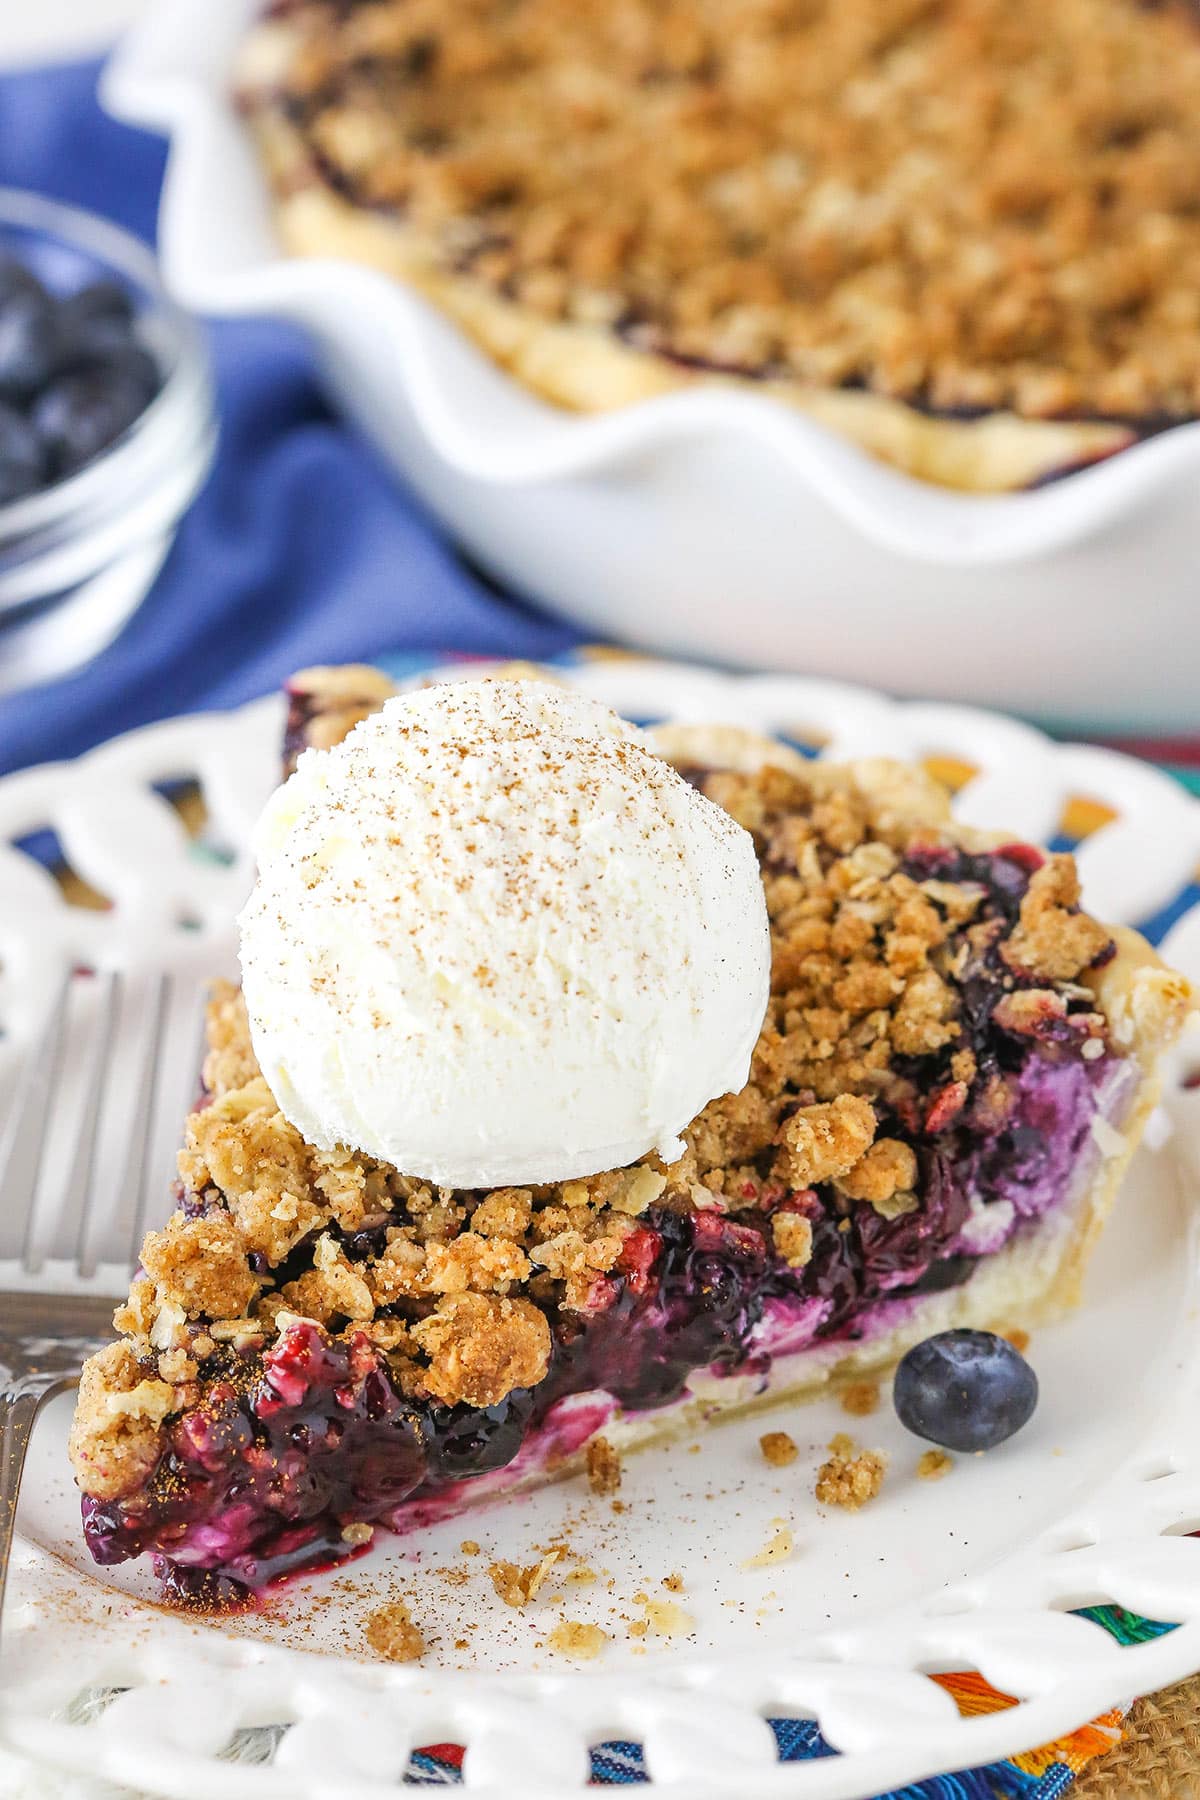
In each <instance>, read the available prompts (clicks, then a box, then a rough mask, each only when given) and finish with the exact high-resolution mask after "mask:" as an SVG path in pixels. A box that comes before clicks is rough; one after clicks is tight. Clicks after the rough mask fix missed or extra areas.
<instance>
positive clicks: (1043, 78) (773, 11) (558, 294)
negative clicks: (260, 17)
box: [243, 0, 1200, 420]
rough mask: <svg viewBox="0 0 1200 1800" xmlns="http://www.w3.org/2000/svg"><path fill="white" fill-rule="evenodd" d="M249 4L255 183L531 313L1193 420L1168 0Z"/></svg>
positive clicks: (1191, 58) (1185, 50) (1183, 164)
mask: <svg viewBox="0 0 1200 1800" xmlns="http://www.w3.org/2000/svg"><path fill="white" fill-rule="evenodd" d="M276 10H277V11H278V13H279V15H280V16H279V20H278V22H277V23H273V24H271V25H269V26H268V27H267V31H268V33H275V34H277V35H278V38H279V45H278V48H277V49H273V50H272V54H271V55H270V56H266V57H264V58H259V59H256V61H257V62H259V63H260V64H261V63H262V62H264V61H265V62H266V64H268V65H269V66H270V67H271V70H272V77H273V79H275V80H276V81H277V82H280V83H281V85H280V86H278V87H275V88H271V89H270V90H269V91H266V92H264V91H262V88H261V86H255V85H248V87H247V91H246V92H245V93H244V94H243V100H244V102H245V104H246V105H247V106H248V107H249V108H250V109H251V110H255V109H260V108H261V109H265V110H266V111H267V112H268V113H269V111H270V108H271V107H272V106H274V107H275V108H277V110H278V112H279V115H280V116H281V117H283V118H285V119H286V121H287V124H288V127H289V128H290V129H291V130H293V131H297V132H299V133H300V136H301V141H302V143H303V146H304V151H305V154H306V156H307V160H308V168H307V169H304V168H303V167H302V168H300V169H298V170H289V171H288V175H287V179H288V182H289V186H290V187H293V188H294V186H296V185H303V182H304V181H305V180H306V179H307V180H308V181H313V180H323V181H324V182H325V183H326V184H327V185H328V186H329V187H331V188H332V189H333V190H334V191H335V192H336V193H338V194H340V195H342V196H343V197H345V198H348V199H350V200H352V201H353V202H355V203H357V204H360V205H362V206H364V207H366V208H369V209H372V210H373V211H375V212H381V211H382V212H384V213H387V212H392V213H393V214H395V215H397V216H398V217H399V218H400V219H401V220H402V221H403V222H404V223H405V224H406V225H408V226H410V227H411V228H413V229H414V230H415V232H416V233H417V234H418V235H419V237H420V240H421V243H422V244H423V245H425V246H428V247H429V248H431V249H432V252H433V254H434V255H435V256H436V257H437V258H438V259H439V260H440V261H441V262H442V263H443V264H444V265H445V266H446V267H448V268H450V269H452V270H453V271H455V272H456V273H459V274H460V275H461V276H463V277H464V278H469V279H472V280H474V281H476V282H478V283H481V284H484V285H485V286H486V287H487V288H488V289H489V290H492V291H494V292H495V293H497V294H498V295H500V296H502V297H504V298H506V299H510V300H515V301H517V302H519V303H520V304H521V305H522V306H523V307H525V308H527V309H529V310H531V311H533V312H534V313H537V314H540V315H542V316H543V317H544V318H546V319H547V320H550V321H556V322H557V321H570V322H572V323H575V324H578V325H583V326H598V327H605V328H609V329H613V330H616V331H618V332H619V333H620V334H621V335H622V336H623V337H624V338H625V339H626V340H627V341H628V342H629V343H630V344H631V345H632V346H634V347H637V348H641V349H645V350H650V351H658V352H662V353H665V354H667V355H669V356H672V357H674V358H677V359H680V360H682V361H683V362H685V363H686V362H692V363H699V364H701V365H704V366H708V367H714V368H716V369H724V370H729V371H732V372H737V373H750V374H764V375H781V376H787V377H791V378H795V379H798V380H799V381H801V382H805V383H810V384H816V385H819V386H858V387H867V388H870V389H873V390H876V391H878V392H881V393H884V394H888V395H894V396H899V397H902V398H905V399H909V400H912V401H915V402H917V403H918V404H926V405H930V406H933V407H935V408H943V409H963V408H966V409H971V408H983V409H987V408H996V407H1011V408H1014V409H1015V410H1016V411H1017V412H1019V413H1022V414H1024V415H1027V416H1032V417H1045V416H1053V415H1073V414H1085V415H1108V416H1119V417H1134V416H1137V417H1142V418H1149V419H1151V420H1153V419H1154V418H1156V417H1160V418H1180V417H1185V416H1190V415H1194V414H1196V413H1197V412H1200V210H1198V209H1197V207H1196V203H1195V196H1196V187H1197V179H1198V176H1200V23H1198V21H1197V19H1196V16H1195V12H1194V9H1193V8H1191V7H1189V6H1188V5H1186V4H1171V5H1155V6H1150V5H1138V4H1136V3H1135V0H1056V4H1055V5H1053V6H1050V7H1047V6H1044V5H1040V4H1038V3H1037V0H803V3H801V4H797V0H615V3H614V4H611V5H605V6H581V5H579V4H578V3H577V0H519V3H518V4H512V3H511V0H459V3H458V4H456V5H455V6H454V7H452V8H448V7H446V6H445V4H444V0H373V3H370V4H368V3H365V0H360V3H359V4H352V5H345V4H342V5H337V6H335V5H333V4H332V3H331V0H300V3H299V4H297V0H287V4H286V6H283V5H281V6H279V7H278V8H277V9H276ZM280 63H282V75H281V76H280ZM250 81H251V78H250V77H249V76H248V82H250Z"/></svg>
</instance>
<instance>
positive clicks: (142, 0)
mask: <svg viewBox="0 0 1200 1800" xmlns="http://www.w3.org/2000/svg"><path fill="white" fill-rule="evenodd" d="M148 3H152V0H32V3H29V0H0V67H9V68H13V67H19V66H20V65H22V64H29V63H37V62H51V61H54V60H55V59H64V60H65V59H68V58H70V57H73V56H86V55H88V54H89V52H92V51H96V50H102V49H103V48H104V47H105V46H106V45H107V44H110V43H112V41H113V39H114V38H116V37H117V35H118V34H119V33H120V32H121V31H123V30H124V28H125V27H126V26H127V25H128V24H130V23H131V21H132V20H133V19H134V18H136V16H137V15H138V13H140V12H141V11H143V9H144V8H145V7H146V5H147V4H148Z"/></svg>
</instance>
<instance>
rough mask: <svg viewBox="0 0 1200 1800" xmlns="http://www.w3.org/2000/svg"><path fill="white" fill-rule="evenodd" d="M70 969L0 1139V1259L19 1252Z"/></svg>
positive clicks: (32, 1197)
mask: <svg viewBox="0 0 1200 1800" xmlns="http://www.w3.org/2000/svg"><path fill="white" fill-rule="evenodd" d="M70 985H71V976H70V973H67V974H66V975H64V976H63V979H62V982H61V983H60V985H59V989H58V992H57V994H56V996H55V999H54V1003H53V1005H52V1007H51V1009H50V1012H49V1015H48V1017H47V1020H46V1024H45V1027H44V1028H43V1031H42V1035H41V1037H40V1038H39V1039H38V1043H37V1047H36V1049H35V1050H34V1053H33V1055H32V1056H30V1057H29V1059H28V1060H27V1062H26V1064H25V1066H24V1068H23V1069H22V1071H21V1074H20V1077H19V1079H18V1081H17V1085H16V1088H15V1090H14V1093H13V1096H12V1101H11V1104H10V1106H9V1111H8V1117H7V1119H6V1120H5V1125H4V1134H3V1137H2V1138H0V1262H8V1261H15V1260H17V1258H19V1257H21V1256H23V1255H24V1251H25V1246H26V1244H27V1242H28V1239H29V1232H30V1229H31V1226H32V1221H33V1210H34V1203H35V1201H36V1198H37V1186H38V1175H39V1173H40V1171H41V1167H42V1158H43V1155H44V1153H45V1148H46V1135H47V1127H48V1125H49V1120H50V1103H51V1100H52V1098H53V1096H54V1092H55V1089H56V1087H57V1085H58V1077H59V1070H60V1068H61V1064H62V1048H63V1022H64V1019H65V1017H66V1010H67V993H68V990H69V988H70Z"/></svg>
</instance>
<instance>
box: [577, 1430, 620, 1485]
mask: <svg viewBox="0 0 1200 1800" xmlns="http://www.w3.org/2000/svg"><path fill="white" fill-rule="evenodd" d="M585 1456H586V1461H587V1478H588V1486H589V1487H590V1488H591V1490H592V1492H593V1494H601V1495H608V1494H615V1493H616V1491H617V1489H618V1488H619V1487H620V1485H621V1456H620V1452H619V1451H618V1450H615V1449H614V1448H613V1446H612V1445H611V1444H610V1443H609V1441H608V1439H607V1438H606V1437H594V1438H593V1439H592V1441H591V1443H590V1444H589V1445H588V1447H587V1451H586V1453H585Z"/></svg>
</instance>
